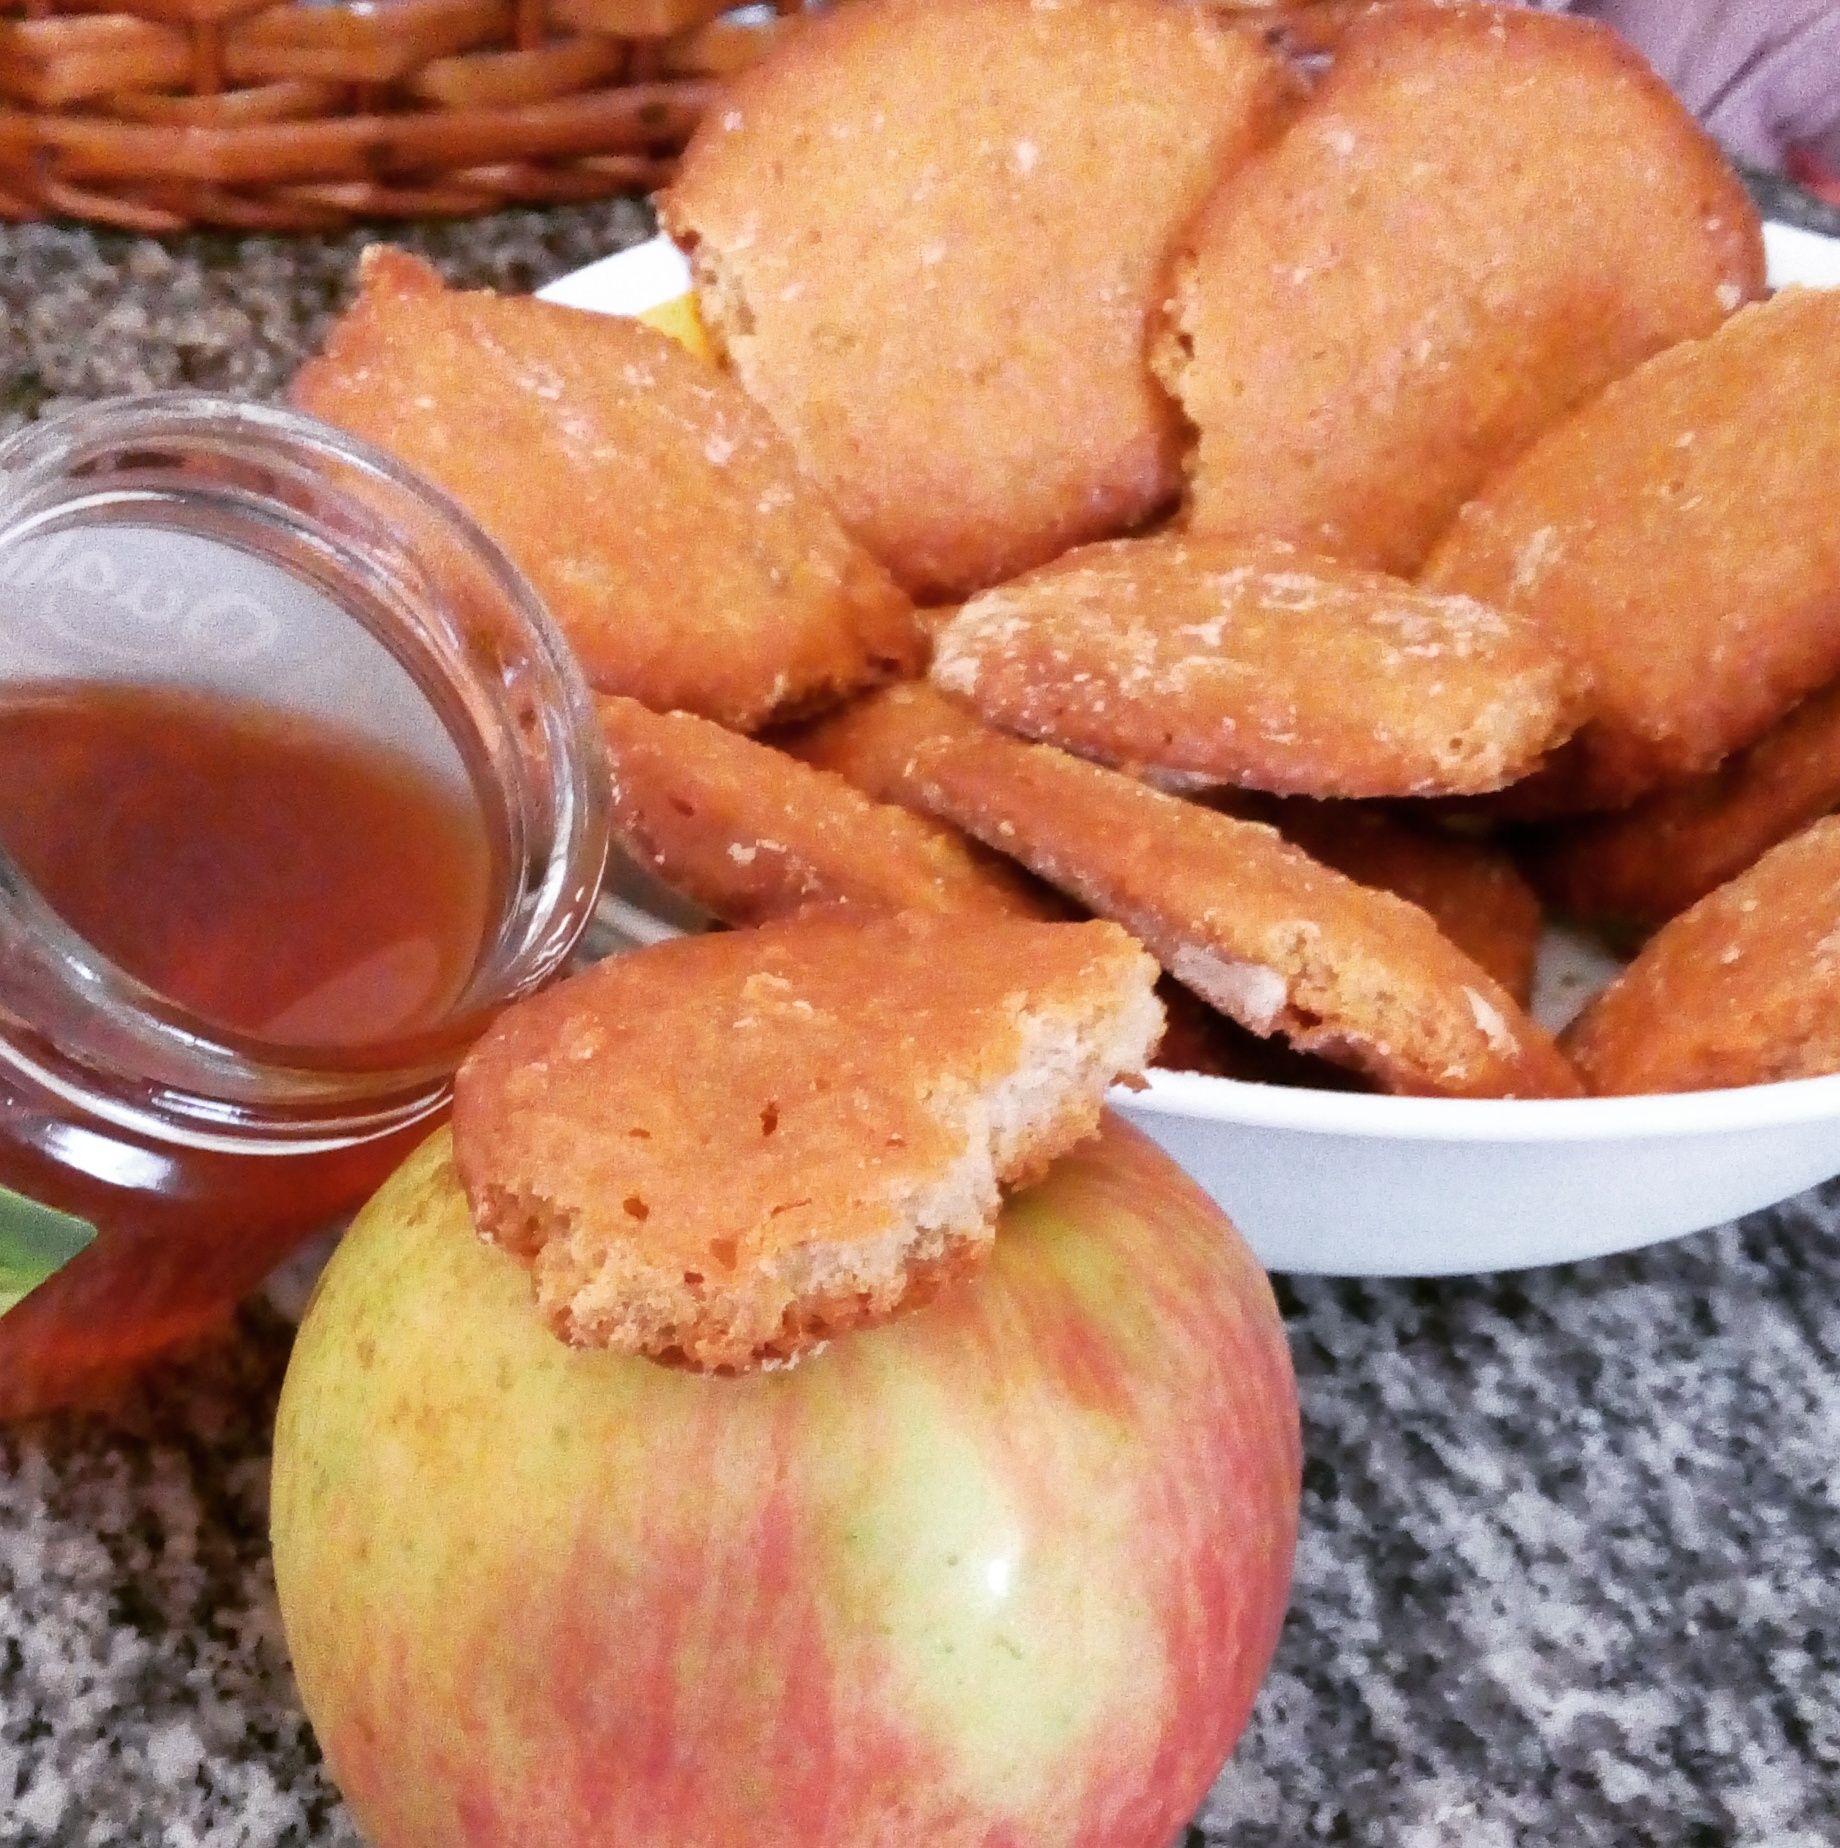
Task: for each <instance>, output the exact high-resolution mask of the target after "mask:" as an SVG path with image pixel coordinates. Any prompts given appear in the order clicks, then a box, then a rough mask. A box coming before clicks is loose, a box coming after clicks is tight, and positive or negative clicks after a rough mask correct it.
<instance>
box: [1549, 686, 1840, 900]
mask: <svg viewBox="0 0 1840 1848" xmlns="http://www.w3.org/2000/svg"><path fill="white" fill-rule="evenodd" d="M1837 808H1840V681H1836V682H1835V683H1834V684H1833V685H1831V686H1829V687H1826V688H1824V689H1823V690H1822V691H1821V692H1819V693H1815V694H1812V695H1810V696H1809V698H1807V699H1805V700H1803V702H1802V703H1801V704H1800V705H1799V706H1797V707H1796V709H1795V710H1794V711H1793V712H1791V713H1790V714H1789V716H1788V717H1787V718H1786V719H1783V720H1781V721H1779V722H1778V723H1777V724H1776V725H1774V726H1772V727H1771V728H1770V730H1769V731H1767V732H1765V733H1764V735H1763V736H1762V737H1761V738H1759V739H1758V740H1757V742H1756V743H1755V744H1753V745H1752V746H1751V747H1750V748H1749V749H1748V750H1745V751H1740V752H1738V753H1737V754H1736V755H1735V756H1732V757H1729V758H1727V759H1726V760H1725V762H1724V763H1722V764H1721V765H1720V766H1719V767H1718V768H1717V769H1716V770H1712V771H1709V772H1707V774H1706V775H1704V776H1699V777H1694V778H1692V779H1691V780H1690V781H1688V782H1685V783H1676V784H1673V785H1671V786H1670V787H1668V788H1666V789H1661V790H1657V791H1656V792H1655V794H1653V795H1652V796H1649V797H1647V798H1645V799H1644V800H1643V801H1641V802H1638V803H1637V804H1636V805H1635V806H1634V807H1633V808H1628V809H1624V810H1622V811H1621V812H1620V813H1618V814H1614V815H1604V816H1597V817H1591V818H1588V819H1585V820H1582V821H1578V822H1575V823H1573V824H1572V825H1571V826H1570V827H1569V828H1566V829H1563V830H1560V831H1557V832H1555V833H1552V834H1550V835H1549V836H1548V837H1547V839H1546V840H1545V842H1544V843H1543V844H1542V846H1541V847H1540V848H1539V850H1538V851H1537V852H1536V853H1535V854H1534V855H1533V856H1532V857H1531V864H1532V867H1533V869H1534V872H1535V875H1536V877H1537V878H1538V879H1539V880H1540V882H1541V884H1542V885H1543V886H1544V887H1545V889H1546V890H1547V891H1548V892H1549V893H1550V894H1551V895H1552V899H1553V902H1554V903H1555V904H1557V905H1558V906H1560V907H1561V908H1562V909H1563V910H1565V911H1567V912H1569V913H1571V914H1572V915H1573V916H1574V917H1578V918H1584V919H1587V920H1589V921H1591V922H1593V923H1599V924H1607V925H1611V926H1635V927H1637V928H1644V927H1647V926H1650V925H1655V924H1664V923H1666V922H1667V920H1668V919H1669V918H1671V917H1674V916H1676V915H1677V914H1678V913H1680V912H1682V911H1684V910H1685V909H1686V908H1687V907H1688V906H1689V905H1691V904H1694V903H1695V902H1697V901H1698V900H1699V899H1702V898H1704V897H1705V896H1706V894H1707V893H1708V892H1713V891H1716V890H1717V889H1718V888H1719V887H1720V886H1722V885H1724V884H1725V882H1726V881H1727V880H1729V879H1735V878H1737V876H1738V875H1739V874H1740V873H1741V872H1743V871H1744V869H1745V868H1746V867H1748V866H1752V865H1754V864H1755V863H1756V861H1757V860H1758V859H1759V858H1760V857H1761V856H1762V855H1763V854H1765V853H1767V852H1768V851H1769V850H1770V849H1771V848H1772V847H1774V846H1775V845H1776V844H1777V843H1778V842H1779V841H1784V840H1787V839H1788V838H1789V836H1790V835H1791V834H1793V833H1795V832H1796V830H1797V829H1799V828H1804V827H1806V826H1807V825H1808V823H1810V822H1811V821H1818V820H1820V818H1821V817H1822V816H1824V815H1828V814H1831V813H1832V812H1833V811H1834V810H1835V809H1837Z"/></svg>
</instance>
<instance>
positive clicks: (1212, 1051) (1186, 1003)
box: [1150, 975, 1367, 1091]
mask: <svg viewBox="0 0 1840 1848" xmlns="http://www.w3.org/2000/svg"><path fill="white" fill-rule="evenodd" d="M1156 992H1157V998H1158V999H1159V1000H1160V1001H1161V1002H1162V1004H1163V1021H1164V1025H1163V1037H1162V1038H1161V1039H1160V1040H1159V1041H1158V1042H1157V1047H1156V1051H1155V1052H1153V1053H1152V1054H1151V1055H1150V1063H1151V1064H1152V1065H1153V1066H1155V1067H1156V1068H1157V1069H1158V1070H1159V1071H1165V1072H1192V1073H1194V1074H1195V1075H1196V1076H1198V1077H1202V1078H1232V1079H1235V1080H1237V1081H1238V1082H1239V1083H1241V1084H1280V1085H1286V1086H1289V1087H1290V1088H1292V1089H1297V1088H1299V1087H1301V1088H1302V1089H1304V1090H1310V1091H1358V1090H1364V1089H1366V1088H1367V1087H1366V1085H1365V1083H1364V1081H1363V1080H1362V1079H1361V1077H1360V1076H1359V1074H1357V1073H1355V1072H1351V1071H1348V1070H1347V1069H1346V1068H1344V1067H1342V1066H1339V1065H1331V1064H1330V1063H1329V1061H1328V1060H1327V1059H1316V1058H1312V1057H1311V1056H1310V1055H1309V1054H1308V1053H1307V1052H1298V1051H1297V1050H1296V1049H1295V1048H1294V1047H1292V1046H1289V1045H1287V1044H1286V1043H1285V1042H1284V1041H1283V1040H1281V1039H1261V1038H1260V1037H1259V1036H1258V1035H1257V1034H1256V1033H1248V1032H1247V1031H1246V1029H1245V1028H1244V1027H1242V1026H1241V1025H1240V1024H1239V1022H1238V1021H1237V1020H1229V1019H1228V1018H1227V1017H1226V1015H1225V1014H1222V1013H1220V1012H1218V1011H1217V1010H1215V1009H1214V1008H1211V1007H1209V1006H1208V1004H1207V1003H1206V1002H1205V1001H1203V1000H1202V999H1201V997H1200V996H1199V995H1197V994H1195V993H1194V992H1193V990H1191V989H1187V988H1184V987H1183V986H1182V984H1181V983H1180V982H1178V981H1177V980H1176V979H1175V977H1174V976H1170V975H1165V976H1164V977H1163V979H1162V980H1161V981H1160V982H1158V983H1157V985H1156Z"/></svg>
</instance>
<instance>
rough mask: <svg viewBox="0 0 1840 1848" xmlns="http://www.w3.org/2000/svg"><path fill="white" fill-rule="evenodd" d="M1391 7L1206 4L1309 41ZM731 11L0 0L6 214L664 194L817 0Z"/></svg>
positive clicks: (193, 216) (400, 207)
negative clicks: (730, 97)
mask: <svg viewBox="0 0 1840 1848" xmlns="http://www.w3.org/2000/svg"><path fill="white" fill-rule="evenodd" d="M1177 3H1178V4H1192V3H1195V0H1177ZM1384 3H1386V0H1199V4H1202V5H1204V6H1209V7H1211V8H1212V9H1214V10H1216V11H1219V12H1222V13H1224V14H1225V15H1227V16H1228V17H1230V18H1232V19H1234V20H1235V21H1236V22H1238V23H1241V24H1243V25H1245V26H1247V27H1249V28H1252V29H1260V30H1267V31H1271V32H1273V33H1274V34H1276V35H1278V36H1280V37H1282V38H1283V39H1284V40H1285V41H1286V42H1287V43H1288V44H1289V45H1290V46H1291V47H1292V48H1293V49H1297V50H1306V51H1321V50H1324V49H1327V48H1328V47H1329V45H1330V44H1331V43H1332V42H1333V39H1334V37H1335V35H1336V33H1337V32H1339V30H1340V29H1341V27H1342V26H1343V25H1344V24H1345V23H1346V21H1347V19H1348V18H1349V17H1350V16H1351V15H1355V14H1359V13H1361V12H1365V11H1367V10H1369V8H1370V7H1371V6H1373V5H1374V4H1384ZM1415 3H1417V4H1432V5H1438V4H1451V3H1452V0H1415ZM733 6H734V0H0V219H4V218H19V219H31V218H45V217H51V216H59V217H71V218H87V219H90V220H93V221H95V222H97V223H100V224H108V225H118V226H121V227H123V228H124V229H127V230H132V231H151V232H169V231H181V230H184V229H186V228H188V227H189V226H193V225H222V226H228V227H232V228H235V229H239V230H257V231H320V230H333V229H336V228H338V227H339V226H341V225H344V224H347V223H349V222H350V221H351V220H353V219H358V218H374V217H390V216H396V217H423V216H428V215H436V214H446V215H463V214H467V213H473V212H486V211H491V210H492V209H493V208H494V207H496V206H502V205H509V204H513V203H528V204H550V203H558V202H563V201H568V200H575V199H593V198H599V197H602V196H604V195H606V194H609V193H620V192H646V191H649V190H650V189H651V188H653V187H654V186H657V185H660V184H662V183H663V181H664V180H665V179H667V178H668V177H669V174H670V169H671V162H672V160H673V158H674V157H675V155H676V154H677V153H678V151H679V150H680V149H681V148H682V146H683V144H684V141H685V139H686V137H687V136H688V135H689V132H690V130H691V129H692V127H694V126H695V123H696V120H697V117H698V116H699V115H700V114H701V112H702V110H703V109H704V108H705V107H706V105H707V103H708V100H709V96H710V93H711V91H712V89H713V88H714V86H715V84H716V82H717V81H718V80H719V79H720V78H721V77H722V76H723V75H725V74H726V73H728V72H730V71H733V70H737V69H739V68H740V67H741V66H742V65H743V64H745V63H747V62H749V61H750V60H752V59H753V58H756V57H758V56H759V55H760V53H761V52H762V51H763V50H764V49H765V48H766V46H767V45H768V44H769V43H770V41H771V40H772V38H773V36H774V35H775V33H776V32H779V31H781V30H783V29H784V27H785V25H786V24H787V22H788V21H789V19H790V17H791V16H792V15H795V14H797V13H798V12H799V11H800V10H801V6H802V0H771V3H770V4H763V5H753V6H749V7H746V8H744V9H742V10H741V11H739V12H736V11H732V10H731V9H732V8H733Z"/></svg>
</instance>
